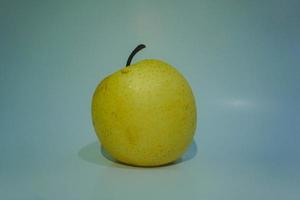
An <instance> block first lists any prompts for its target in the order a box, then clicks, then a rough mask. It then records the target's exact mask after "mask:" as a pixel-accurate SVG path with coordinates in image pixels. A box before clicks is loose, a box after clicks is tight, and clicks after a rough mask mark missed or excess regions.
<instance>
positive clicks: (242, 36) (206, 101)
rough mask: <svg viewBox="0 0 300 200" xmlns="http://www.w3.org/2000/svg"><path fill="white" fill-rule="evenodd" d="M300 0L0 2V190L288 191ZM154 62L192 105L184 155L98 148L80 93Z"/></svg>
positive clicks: (169, 195)
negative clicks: (137, 155) (130, 158)
mask: <svg viewBox="0 0 300 200" xmlns="http://www.w3.org/2000/svg"><path fill="white" fill-rule="evenodd" d="M299 10H300V1H299V0H286V1H282V0H273V1H271V0H269V1H268V0H262V1H259V0H254V1H243V0H242V1H237V0H229V1H221V0H204V1H158V0H157V1H143V0H136V1H134V0H130V1H108V0H107V1H58V0H53V1H50V0H49V1H14V0H12V1H8V0H7V1H3V0H2V1H1V3H0V95H1V98H0V128H1V129H0V199H3V200H4V199H5V200H6V199H8V200H48V199H49V200H53V199H72V200H73V199H80V200H81V199H103V200H106V199H208V200H212V199H222V200H224V199H229V200H232V199H270V200H274V199H286V200H290V199H297V200H298V199H300V191H299V188H300V170H299V169H300V156H299V154H300V149H299V148H300V115H299V112H300V106H299V102H300V80H299V79H300V56H299V55H300V12H299ZM139 43H145V44H146V45H147V48H146V49H145V50H143V51H142V52H140V53H139V54H138V55H137V56H136V57H135V58H134V61H137V60H140V59H144V58H157V59H162V60H165V61H166V62H168V63H170V64H172V65H174V66H176V67H177V69H178V70H180V71H181V72H182V73H183V74H184V76H185V77H186V78H187V79H188V80H189V82H190V84H191V86H192V88H193V91H194V94H195V96H196V99H197V106H198V118H199V120H198V128H197V133H196V137H195V145H194V146H193V147H192V148H191V149H190V150H189V152H188V154H189V155H190V156H188V157H187V158H188V159H184V160H183V161H182V162H179V163H177V164H175V165H171V166H166V167H162V168H146V169H145V168H133V167H128V166H124V165H120V164H116V163H114V162H112V161H110V160H108V159H107V158H105V157H104V156H103V154H101V153H100V149H99V146H98V145H97V143H96V142H97V139H96V136H95V134H94V130H93V127H92V124H91V117H90V103H91V96H92V93H93V91H94V89H95V87H96V85H97V84H98V82H99V81H100V80H102V79H103V78H104V77H105V76H107V75H109V74H110V73H112V72H114V71H116V70H118V69H120V68H121V67H123V66H124V65H125V63H126V59H127V57H128V54H129V53H130V52H131V50H132V49H133V48H134V47H135V46H136V45H137V44H139Z"/></svg>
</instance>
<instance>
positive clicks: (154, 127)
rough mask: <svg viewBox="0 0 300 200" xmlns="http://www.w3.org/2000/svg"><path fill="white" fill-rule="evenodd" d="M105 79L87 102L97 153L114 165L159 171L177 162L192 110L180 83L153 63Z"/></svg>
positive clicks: (170, 70)
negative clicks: (97, 142)
mask: <svg viewBox="0 0 300 200" xmlns="http://www.w3.org/2000/svg"><path fill="white" fill-rule="evenodd" d="M144 47H145V46H144V45H139V46H138V47H137V48H136V49H135V50H134V51H133V52H132V54H131V55H130V57H129V58H128V61H127V66H126V67H124V68H122V69H120V70H118V71H117V72H115V73H113V74H111V75H110V76H108V77H106V78H105V79H104V80H102V81H101V82H100V84H99V85H98V87H97V88H96V90H95V92H94V95H93V100H92V119H93V125H94V127H95V131H96V133H97V136H98V138H99V140H100V143H101V145H102V146H103V148H104V149H105V150H106V151H107V152H108V153H109V154H110V155H111V156H112V157H113V158H114V159H116V160H118V161H119V162H122V163H126V164H130V165H135V166H159V165H164V164H168V163H171V162H173V161H176V160H177V159H179V158H180V157H181V156H182V154H183V153H184V152H185V151H186V150H187V148H188V146H189V145H190V144H191V142H192V140H193V136H194V132H195V128H196V117H197V115H196V105H195V99H194V96H193V93H192V90H191V88H190V86H189V84H188V82H187V81H186V79H185V78H184V77H183V76H182V75H181V74H180V73H179V72H178V71H177V70H176V69H175V68H174V67H172V66H171V65H169V64H167V63H165V62H163V61H159V60H143V61H140V62H138V63H136V64H130V62H131V59H132V57H133V56H134V55H135V54H136V52H138V51H139V50H141V49H142V48H144Z"/></svg>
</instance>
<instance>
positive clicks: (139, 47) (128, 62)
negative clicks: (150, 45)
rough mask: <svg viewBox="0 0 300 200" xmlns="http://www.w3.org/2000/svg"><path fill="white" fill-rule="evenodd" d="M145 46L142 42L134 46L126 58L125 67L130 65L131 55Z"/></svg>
mask: <svg viewBox="0 0 300 200" xmlns="http://www.w3.org/2000/svg"><path fill="white" fill-rule="evenodd" d="M145 47H146V45H144V44H140V45H138V46H137V47H135V49H134V50H133V51H132V52H131V54H130V55H129V57H128V59H127V63H126V67H128V66H129V65H130V63H131V60H132V58H133V56H134V55H135V54H136V53H137V52H139V51H140V50H142V49H143V48H145Z"/></svg>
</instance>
